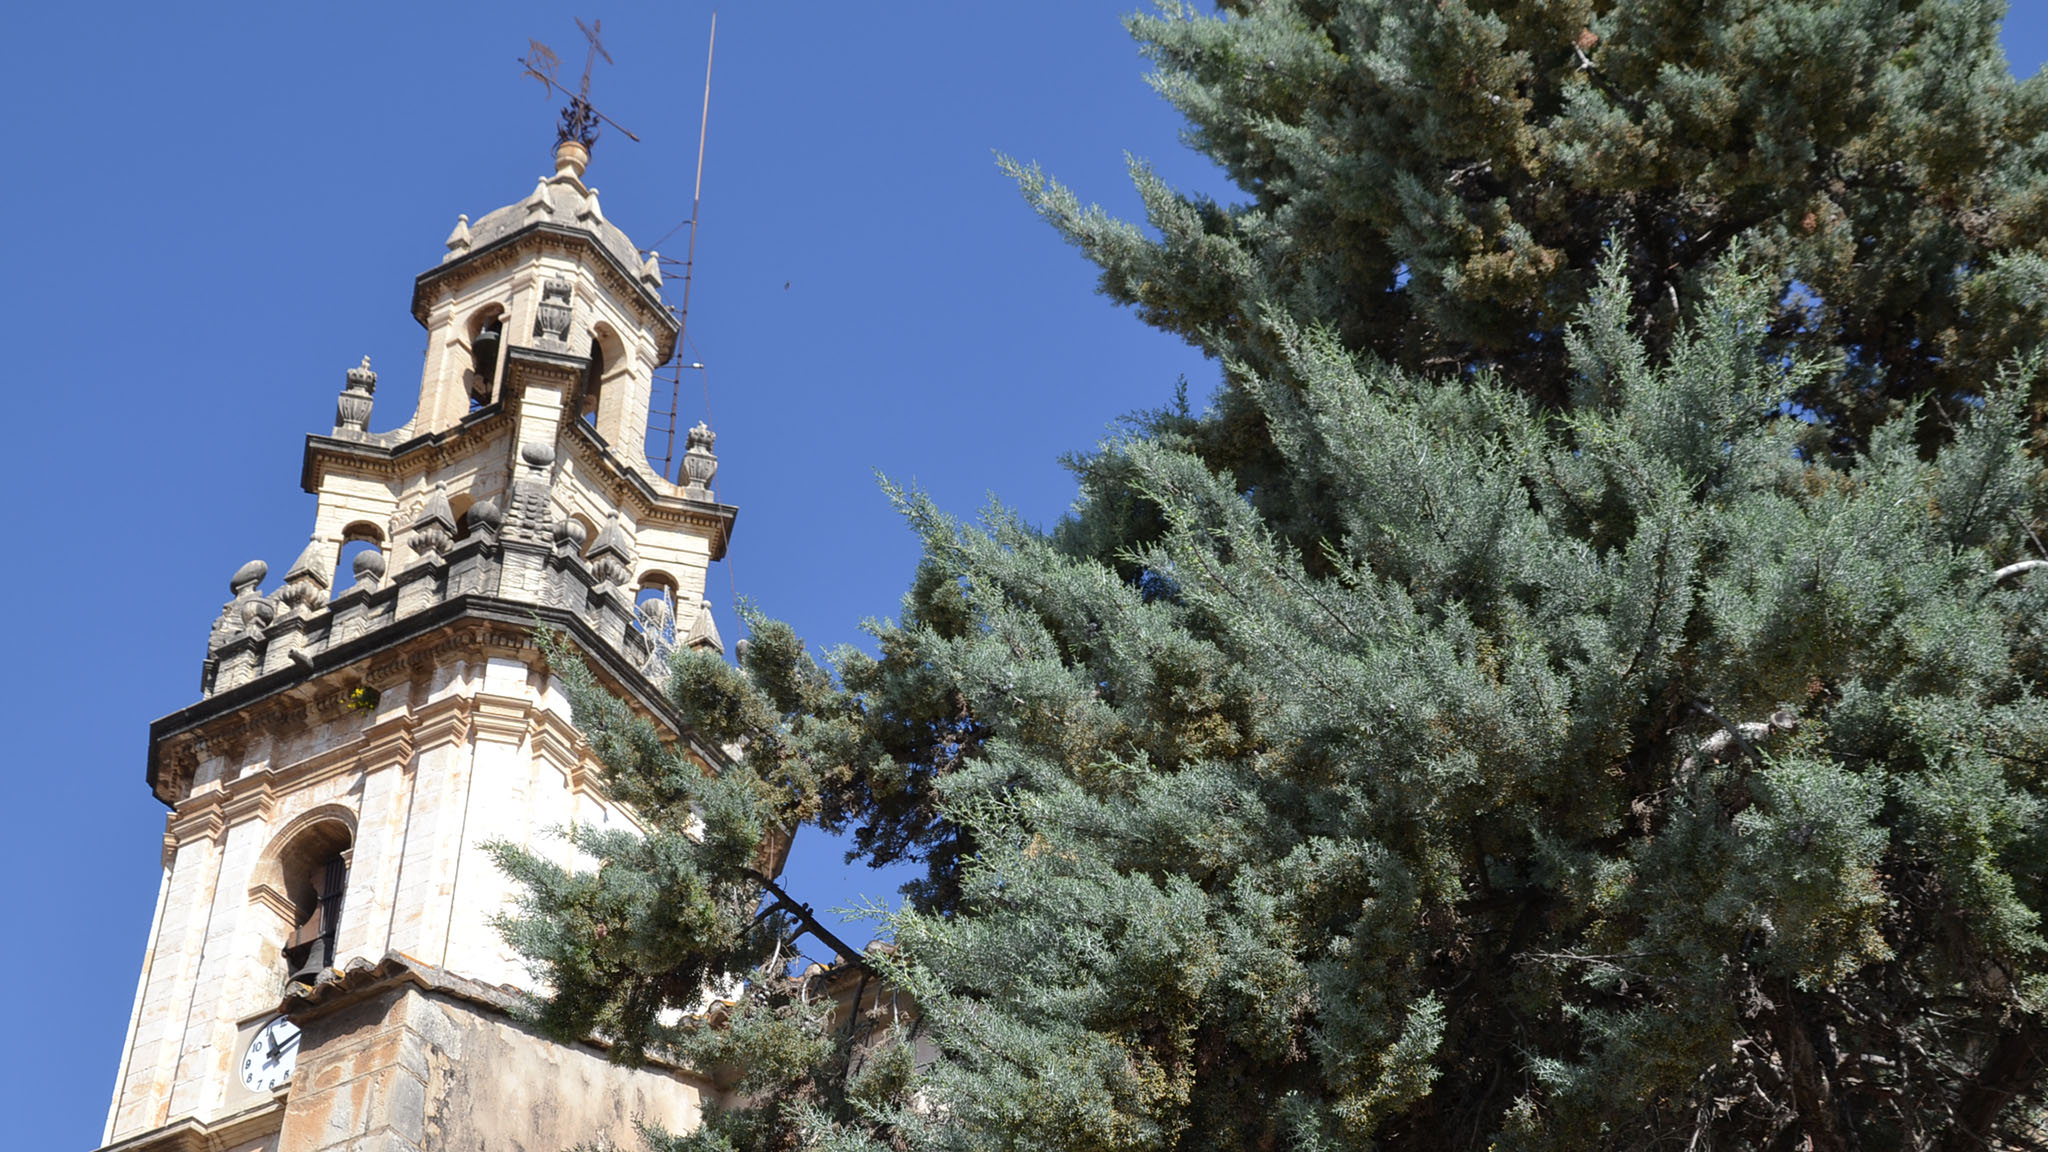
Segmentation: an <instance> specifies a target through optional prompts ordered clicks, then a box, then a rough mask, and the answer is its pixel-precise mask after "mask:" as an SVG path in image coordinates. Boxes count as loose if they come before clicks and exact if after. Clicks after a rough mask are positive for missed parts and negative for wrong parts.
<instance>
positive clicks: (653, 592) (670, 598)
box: [633, 568, 678, 625]
mask: <svg viewBox="0 0 2048 1152" xmlns="http://www.w3.org/2000/svg"><path fill="white" fill-rule="evenodd" d="M677 588H678V585H677V583H676V578H675V577H673V576H671V575H669V574H668V573H666V572H663V571H662V570H661V569H659V568H650V569H648V570H647V571H645V572H642V573H641V574H640V586H639V590H638V591H636V592H634V593H633V605H634V609H635V612H634V615H635V616H636V617H637V618H638V619H641V620H645V619H646V618H647V617H646V612H645V610H644V609H643V607H642V606H644V605H645V604H646V603H647V602H648V601H650V600H659V601H661V602H662V603H663V604H665V605H666V606H667V609H668V619H669V621H670V623H671V625H673V623H674V621H675V618H676V607H677V604H678V601H677V599H676V592H677Z"/></svg>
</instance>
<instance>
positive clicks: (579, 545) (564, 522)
mask: <svg viewBox="0 0 2048 1152" xmlns="http://www.w3.org/2000/svg"><path fill="white" fill-rule="evenodd" d="M589 539H590V529H589V528H587V527H585V526H584V524H583V521H581V520H578V519H577V518H575V517H574V516H564V517H562V518H561V519H559V520H557V521H555V547H556V548H557V549H560V550H562V551H566V552H568V553H569V554H570V555H573V556H581V555H583V545H584V544H585V543H586V542H588V541H589Z"/></svg>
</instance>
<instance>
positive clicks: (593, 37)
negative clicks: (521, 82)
mask: <svg viewBox="0 0 2048 1152" xmlns="http://www.w3.org/2000/svg"><path fill="white" fill-rule="evenodd" d="M576 27H577V28H578V29H580V30H581V31H582V33H583V38H584V39H585V40H588V41H590V51H589V52H588V53H587V54H585V55H584V57H583V80H582V82H581V83H580V84H578V86H577V89H576V91H574V92H571V91H569V88H568V86H567V85H565V84H563V83H562V82H561V81H560V80H559V79H558V77H559V75H560V73H561V69H562V58H561V57H559V56H557V55H555V50H554V49H552V48H550V47H548V46H547V45H545V44H543V43H541V42H540V41H538V40H533V39H528V40H527V42H526V43H527V45H528V46H529V48H530V51H529V52H528V53H527V54H526V55H525V56H522V57H520V58H519V63H520V64H522V65H524V66H525V68H526V75H528V76H531V77H533V78H534V79H535V80H538V81H540V83H541V87H543V88H545V89H547V90H548V91H549V92H550V93H554V92H560V93H561V94H562V95H564V96H567V97H568V98H569V105H568V107H566V108H564V109H562V124H561V127H559V128H557V129H556V130H555V136H556V138H557V139H559V140H574V141H577V142H578V143H580V144H582V145H583V146H584V147H585V148H589V147H591V146H592V145H594V144H596V143H597V124H598V121H600V120H602V121H604V122H605V123H606V124H609V125H611V126H612V127H614V128H617V129H618V130H619V131H620V132H623V133H625V136H626V139H628V140H632V141H634V142H635V143H637V142H638V141H639V139H640V138H639V137H638V136H635V135H633V133H632V132H631V131H629V130H628V129H627V128H626V126H625V125H624V124H621V123H619V122H618V121H617V120H614V119H612V118H611V117H609V116H607V115H605V114H604V113H602V112H599V111H598V110H597V108H596V107H595V106H594V105H592V104H591V102H590V70H591V69H592V68H595V67H596V66H597V58H598V57H600V56H602V57H604V62H605V63H607V64H610V63H612V54H611V53H609V52H607V51H605V50H604V42H603V41H602V40H600V39H598V33H600V32H602V31H603V30H604V21H602V20H593V21H591V22H590V23H588V24H585V23H584V22H583V20H582V18H581V17H578V18H577V20H576Z"/></svg>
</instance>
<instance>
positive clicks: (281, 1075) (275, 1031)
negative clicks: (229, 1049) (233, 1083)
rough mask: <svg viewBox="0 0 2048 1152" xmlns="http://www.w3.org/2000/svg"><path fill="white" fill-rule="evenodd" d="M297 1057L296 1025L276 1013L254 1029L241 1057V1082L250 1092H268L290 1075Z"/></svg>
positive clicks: (297, 1031) (283, 1083)
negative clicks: (247, 1048) (275, 1016)
mask: <svg viewBox="0 0 2048 1152" xmlns="http://www.w3.org/2000/svg"><path fill="white" fill-rule="evenodd" d="M298 1057H299V1026H298V1025H296V1024H294V1023H292V1022H291V1021H289V1020H287V1019H285V1018H284V1017H282V1016H279V1017H278V1018H277V1019H275V1020H272V1021H270V1022H269V1023H268V1024H265V1025H264V1026H263V1027H261V1028H258V1029H257V1030H256V1036H255V1038H254V1039H252V1040H250V1041H249V1051H248V1052H246V1053H244V1054H243V1056H242V1083H243V1084H245V1085H247V1086H248V1089H249V1091H251V1092H269V1091H273V1090H275V1089H277V1088H281V1087H283V1086H284V1085H285V1084H286V1083H288V1082H290V1080H291V1078H292V1064H293V1063H294V1062H296V1061H297V1060H298Z"/></svg>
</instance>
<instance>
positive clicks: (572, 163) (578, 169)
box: [555, 140, 590, 180]
mask: <svg viewBox="0 0 2048 1152" xmlns="http://www.w3.org/2000/svg"><path fill="white" fill-rule="evenodd" d="M588 167H590V149H589V148H586V147H584V145H583V142H582V141H580V140H564V141H562V142H561V143H560V144H557V145H555V175H556V176H567V177H568V178H569V179H571V180H581V179H583V170H584V169H586V168H588Z"/></svg>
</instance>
